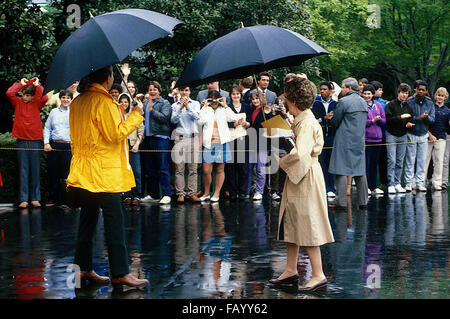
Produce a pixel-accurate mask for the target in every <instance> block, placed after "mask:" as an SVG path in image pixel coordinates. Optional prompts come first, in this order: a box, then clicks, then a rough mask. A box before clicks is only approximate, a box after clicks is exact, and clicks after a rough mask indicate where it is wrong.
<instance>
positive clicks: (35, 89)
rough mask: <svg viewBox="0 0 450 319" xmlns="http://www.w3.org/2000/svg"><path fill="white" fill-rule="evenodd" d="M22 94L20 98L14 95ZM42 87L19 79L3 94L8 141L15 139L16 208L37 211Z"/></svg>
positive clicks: (36, 79) (35, 79)
mask: <svg viewBox="0 0 450 319" xmlns="http://www.w3.org/2000/svg"><path fill="white" fill-rule="evenodd" d="M20 91H22V97H18V96H17V94H18V93H19V92H20ZM43 92H44V87H43V86H42V85H41V83H39V79H38V78H36V77H35V78H33V79H31V80H27V79H25V78H22V79H21V80H20V82H18V83H15V84H14V85H13V86H11V87H10V88H9V89H8V90H7V91H6V96H7V97H8V100H9V101H10V102H11V104H12V106H13V108H14V123H13V129H12V137H15V138H17V149H18V151H17V160H18V164H19V181H20V186H19V203H20V204H19V207H20V208H26V207H28V200H29V199H31V205H32V206H33V207H40V206H41V204H40V203H39V201H40V200H41V185H40V151H39V149H40V148H41V147H42V144H41V143H42V139H43V132H42V123H41V110H42V108H43V107H44V105H45V103H47V100H48V96H47V95H44V96H43V95H42V93H43Z"/></svg>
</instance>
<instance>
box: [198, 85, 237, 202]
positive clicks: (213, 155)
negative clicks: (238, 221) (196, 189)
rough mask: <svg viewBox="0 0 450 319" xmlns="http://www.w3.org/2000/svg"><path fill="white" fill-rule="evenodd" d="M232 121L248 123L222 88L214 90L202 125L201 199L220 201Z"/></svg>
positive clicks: (202, 112) (204, 106)
mask: <svg viewBox="0 0 450 319" xmlns="http://www.w3.org/2000/svg"><path fill="white" fill-rule="evenodd" d="M228 122H234V123H235V124H236V126H237V125H245V121H244V120H243V119H240V118H239V115H238V114H236V113H234V112H233V111H232V110H231V109H230V108H229V107H228V106H227V104H226V100H225V98H224V97H221V96H220V93H219V92H218V91H210V92H209V93H208V97H207V98H206V99H205V100H204V101H203V102H202V109H201V110H200V120H199V124H200V125H203V146H202V162H203V164H202V166H203V187H204V192H203V196H202V197H200V200H201V201H206V200H211V202H218V201H219V196H220V190H221V189H222V185H223V182H224V180H225V170H224V169H225V162H228V161H230V160H231V152H230V146H229V142H230V141H231V133H230V130H229V128H228ZM214 163H215V164H216V185H215V189H214V194H213V196H212V197H211V196H210V186H211V180H212V179H211V174H212V169H213V164H214Z"/></svg>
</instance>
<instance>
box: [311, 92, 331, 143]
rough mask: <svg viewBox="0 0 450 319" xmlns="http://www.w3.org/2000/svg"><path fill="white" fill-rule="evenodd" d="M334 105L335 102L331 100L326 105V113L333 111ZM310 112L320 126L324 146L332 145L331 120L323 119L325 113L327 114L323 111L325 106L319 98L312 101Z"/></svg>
mask: <svg viewBox="0 0 450 319" xmlns="http://www.w3.org/2000/svg"><path fill="white" fill-rule="evenodd" d="M336 105H337V102H336V101H334V100H332V101H331V102H330V104H329V105H328V113H330V112H331V111H334V110H335V109H336ZM312 112H313V114H314V116H315V118H316V119H317V121H319V123H320V125H321V126H322V131H323V139H324V143H325V144H324V146H333V139H334V129H333V128H332V127H331V121H330V120H325V115H327V112H326V111H325V106H324V105H323V103H322V101H321V99H320V98H319V99H316V100H315V101H314V104H313V107H312Z"/></svg>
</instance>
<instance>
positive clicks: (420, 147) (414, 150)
mask: <svg viewBox="0 0 450 319" xmlns="http://www.w3.org/2000/svg"><path fill="white" fill-rule="evenodd" d="M406 137H407V142H409V144H407V145H406V163H405V165H406V166H405V184H406V185H408V184H411V185H413V184H416V186H425V163H426V160H427V152H428V134H425V135H422V136H417V135H414V134H411V133H407V134H406ZM414 163H416V172H415V174H414ZM414 180H415V181H414Z"/></svg>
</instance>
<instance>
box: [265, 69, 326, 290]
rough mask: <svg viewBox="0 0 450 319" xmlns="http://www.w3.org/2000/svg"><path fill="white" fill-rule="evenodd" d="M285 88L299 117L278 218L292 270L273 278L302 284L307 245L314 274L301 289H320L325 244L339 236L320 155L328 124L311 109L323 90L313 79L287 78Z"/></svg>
mask: <svg viewBox="0 0 450 319" xmlns="http://www.w3.org/2000/svg"><path fill="white" fill-rule="evenodd" d="M285 92H286V102H287V105H288V107H289V113H290V114H292V115H293V116H294V118H295V120H294V125H293V127H292V128H293V131H294V134H295V139H296V143H295V144H296V145H295V147H294V148H293V149H292V150H291V152H290V153H289V154H287V155H286V156H284V157H283V158H281V159H279V164H280V167H281V168H282V169H283V170H284V171H285V172H286V175H287V177H288V178H287V179H286V182H285V184H284V189H283V195H282V200H281V205H280V214H279V219H278V239H279V240H283V241H285V242H286V245H287V262H286V270H285V271H284V272H283V273H282V274H281V275H280V276H279V277H278V278H277V279H272V280H270V283H271V284H273V285H275V286H278V287H283V286H286V287H288V286H291V287H297V286H298V280H299V276H298V273H297V259H298V250H299V246H302V247H304V248H305V249H306V252H307V254H308V257H309V259H310V261H311V268H312V278H311V280H310V281H309V282H308V283H307V284H306V285H305V287H302V288H299V290H300V291H314V290H317V289H321V288H325V287H326V285H327V279H326V277H325V275H324V273H323V270H322V259H321V255H320V246H321V245H323V244H326V243H330V242H333V241H334V238H333V233H332V230H331V226H330V222H329V220H328V208H327V195H326V189H325V181H324V177H323V173H322V169H321V166H320V164H319V160H318V156H319V154H320V153H321V152H322V147H323V144H324V141H323V135H322V129H321V127H320V124H319V123H318V122H317V120H316V119H315V117H314V114H313V113H312V112H311V110H310V108H311V107H312V105H313V103H314V98H315V96H316V92H317V89H316V87H315V85H314V84H313V83H312V82H310V81H309V80H307V79H297V78H296V79H294V80H292V81H290V82H288V83H286V87H285Z"/></svg>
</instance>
